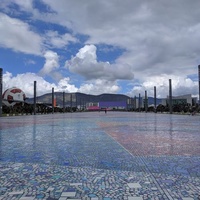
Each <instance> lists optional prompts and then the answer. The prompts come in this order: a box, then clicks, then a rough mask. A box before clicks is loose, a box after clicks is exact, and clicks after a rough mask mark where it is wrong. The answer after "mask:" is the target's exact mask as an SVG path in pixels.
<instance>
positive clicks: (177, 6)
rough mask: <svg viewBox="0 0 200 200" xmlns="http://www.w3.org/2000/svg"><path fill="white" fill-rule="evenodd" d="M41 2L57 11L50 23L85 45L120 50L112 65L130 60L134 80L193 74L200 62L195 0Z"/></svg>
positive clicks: (127, 62) (198, 4) (46, 0)
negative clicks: (82, 37)
mask: <svg viewBox="0 0 200 200" xmlns="http://www.w3.org/2000/svg"><path fill="white" fill-rule="evenodd" d="M43 2H45V3H46V4H48V5H49V6H50V7H51V8H52V9H53V10H54V11H55V12H56V14H55V16H54V21H55V22H57V23H59V24H61V25H63V26H67V27H68V28H71V29H72V30H73V31H74V32H78V33H81V34H84V35H87V36H88V40H87V41H86V42H87V43H88V44H102V43H103V44H109V45H113V46H118V47H121V48H123V49H125V50H126V53H124V54H123V55H121V56H120V58H118V59H117V61H116V64H118V63H119V64H120V65H121V64H122V65H126V64H129V66H131V68H132V70H133V71H134V74H135V78H138V79H140V78H141V77H143V79H145V78H147V77H148V76H151V75H157V76H159V75H160V74H161V73H166V74H169V75H173V74H175V75H178V74H179V73H180V71H181V72H182V73H184V75H185V76H186V75H188V74H194V73H196V66H197V65H198V63H199V62H200V59H199V54H200V46H199V45H198V42H197V41H199V40H200V34H199V31H200V29H199V27H200V26H199V20H198V19H199V18H200V12H199V11H198V8H199V7H200V2H199V1H197V0H195V1H193V3H192V4H191V3H190V2H189V1H187V0H183V1H182V0H178V1H176V2H174V1H173V2H171V1H159V2H157V1H145V2H144V1H138V0H127V1H121V0H117V1H107V0H101V1H87V2H85V1H84V2H83V1H81V0H79V1H70V0H69V1H66V0H60V1H54V0H43ZM63 8H65V9H63ZM80 8H81V9H80ZM74 70H75V67H74ZM79 70H80V69H79ZM81 73H82V72H81Z"/></svg>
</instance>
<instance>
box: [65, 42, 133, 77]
mask: <svg viewBox="0 0 200 200" xmlns="http://www.w3.org/2000/svg"><path fill="white" fill-rule="evenodd" d="M96 51H97V48H96V46H95V45H85V46H84V47H83V48H81V49H80V50H79V52H78V53H77V54H76V56H74V57H72V58H71V60H70V61H66V64H65V66H66V68H68V69H69V70H70V71H71V72H73V73H77V74H79V75H81V76H83V77H85V78H86V79H87V80H93V79H102V80H109V81H114V80H118V79H133V76H134V75H133V70H132V69H131V67H130V66H129V65H126V64H124V65H119V64H110V63H109V62H98V61H97V55H96Z"/></svg>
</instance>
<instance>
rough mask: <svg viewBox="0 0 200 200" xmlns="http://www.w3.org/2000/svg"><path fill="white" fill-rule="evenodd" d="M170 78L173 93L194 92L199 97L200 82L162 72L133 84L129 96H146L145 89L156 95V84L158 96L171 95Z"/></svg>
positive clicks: (149, 93) (150, 94)
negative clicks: (199, 85) (199, 87)
mask: <svg viewBox="0 0 200 200" xmlns="http://www.w3.org/2000/svg"><path fill="white" fill-rule="evenodd" d="M169 79H171V82H172V95H173V96H179V95H183V94H193V96H196V97H198V82H197V81H193V80H191V79H190V78H187V77H184V76H183V77H181V76H175V75H172V76H168V75H166V74H161V75H160V76H159V77H158V76H154V77H149V78H148V79H147V80H146V81H144V82H142V83H141V84H137V85H136V86H133V89H132V90H131V91H130V92H129V93H128V95H129V96H135V95H136V96H138V95H139V93H140V94H141V96H144V94H145V90H146V91H147V94H148V96H151V97H153V96H154V86H156V91H157V92H156V93H157V97H158V98H164V97H166V96H167V95H169Z"/></svg>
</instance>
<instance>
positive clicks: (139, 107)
mask: <svg viewBox="0 0 200 200" xmlns="http://www.w3.org/2000/svg"><path fill="white" fill-rule="evenodd" d="M140 103H141V101H140V93H139V100H138V110H139V112H140V111H141V110H140V109H141V104H140Z"/></svg>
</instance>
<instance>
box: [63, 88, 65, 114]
mask: <svg viewBox="0 0 200 200" xmlns="http://www.w3.org/2000/svg"><path fill="white" fill-rule="evenodd" d="M63 112H65V92H63Z"/></svg>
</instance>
